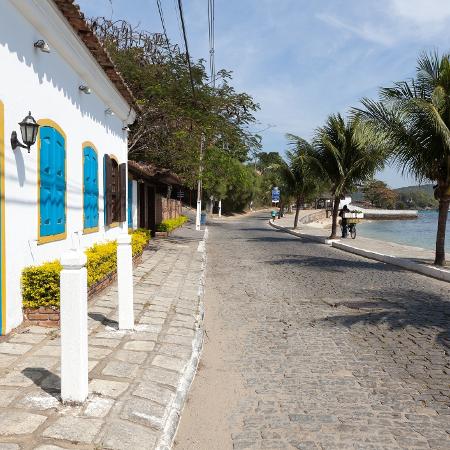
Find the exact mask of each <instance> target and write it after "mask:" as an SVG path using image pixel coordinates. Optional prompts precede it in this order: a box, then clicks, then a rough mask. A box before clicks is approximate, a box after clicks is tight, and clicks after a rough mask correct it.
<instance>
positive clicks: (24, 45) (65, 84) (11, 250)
mask: <svg viewBox="0 0 450 450" xmlns="http://www.w3.org/2000/svg"><path fill="white" fill-rule="evenodd" d="M36 3H37V4H38V5H39V6H38V7H36V8H38V9H39V10H38V9H36V11H35V13H33V15H32V16H30V17H31V18H30V17H28V19H26V18H25V17H24V12H23V11H22V10H20V9H18V6H17V5H20V6H21V7H22V6H24V4H26V7H27V8H28V9H30V8H31V12H33V11H32V8H33V7H34V6H33V5H35V2H34V1H32V0H29V1H28V0H27V1H26V2H24V1H23V0H11V1H9V0H2V5H1V16H0V61H1V70H0V81H1V82H0V101H2V102H3V103H4V108H5V216H6V218H5V230H6V282H7V285H6V292H7V294H6V295H7V306H6V312H7V317H6V319H7V321H6V330H7V331H9V330H11V329H12V328H14V327H16V326H17V325H19V324H20V323H21V321H22V310H21V308H22V305H21V292H20V275H21V271H22V269H23V267H25V266H27V265H31V264H39V263H42V262H44V261H49V260H54V259H56V258H59V257H60V256H61V253H62V252H63V251H64V250H66V249H68V248H70V247H71V244H72V240H73V239H76V240H78V234H79V236H80V245H81V246H82V247H88V246H90V245H92V244H93V243H94V242H97V241H99V240H108V239H113V238H114V237H116V236H117V234H118V233H119V232H120V228H119V227H116V228H111V229H105V227H104V214H103V213H104V211H103V188H104V187H103V155H104V154H105V153H108V154H113V155H114V156H116V158H117V159H118V161H119V163H123V162H126V161H127V136H126V132H125V131H123V130H122V127H123V126H124V121H125V122H126V120H127V117H128V118H129V117H130V109H129V106H128V105H127V104H126V102H125V101H124V100H123V99H122V97H120V96H119V94H118V92H117V90H116V89H115V88H114V87H113V85H112V83H110V85H109V87H108V86H107V85H105V84H104V79H103V78H104V73H103V72H101V73H100V69H99V68H98V67H96V66H95V62H93V59H92V58H91V55H90V54H88V53H87V52H86V51H85V50H83V48H82V49H81V50H79V46H80V41H79V40H77V38H76V37H75V35H74V34H73V33H72V34H71V32H70V29H69V27H68V26H67V24H66V22H65V21H64V20H63V19H61V17H59V16H58V14H57V12H55V11H54V12H52V11H50V10H48V9H47V10H45V8H44V7H45V5H47V6H48V4H50V2H48V1H47V0H40V2H36ZM43 5H44V6H43ZM48 7H49V8H50V6H48ZM42 8H44V9H42ZM29 12H30V11H29ZM42 14H48V16H49V20H50V19H51V20H50V22H51V21H53V23H54V24H56V25H58V21H59V26H57V27H53V28H52V27H49V29H48V30H46V29H41V30H38V29H37V28H35V26H34V25H32V24H31V23H30V21H29V20H31V21H34V20H38V19H39V18H40V15H41V16H42ZM52 14H53V16H52ZM41 19H42V17H41ZM55 30H58V31H57V32H58V33H59V35H58V34H55V33H56V32H55ZM44 33H46V34H44ZM63 38H64V39H63ZM38 39H45V40H46V41H47V42H48V43H49V45H50V47H51V48H52V52H51V53H50V54H46V53H42V52H41V51H39V50H36V49H35V48H34V47H33V43H34V42H35V41H36V40H38ZM65 41H67V42H65ZM61 45H66V46H67V47H69V46H70V45H71V46H73V48H74V49H77V48H78V60H70V58H68V57H67V55H68V54H70V52H69V50H70V49H69V48H68V50H67V52H66V54H64V53H63V52H62V51H58V50H56V48H57V47H58V46H59V48H61ZM77 46H78V47H77ZM83 52H84V53H83ZM80 61H81V62H83V61H84V63H83V64H81V63H80ZM95 70H97V78H98V79H99V80H100V81H101V82H102V83H103V85H102V86H100V85H99V88H98V90H99V92H100V91H102V95H104V93H105V92H107V91H108V89H109V97H110V99H111V101H113V100H114V111H115V113H116V115H115V116H109V115H106V114H105V109H106V108H108V107H109V106H111V103H110V104H106V103H105V101H103V100H102V99H101V98H100V97H99V96H98V95H97V93H96V90H95V86H92V87H93V88H94V89H93V92H92V94H91V95H86V94H84V93H82V92H81V91H79V89H78V87H79V85H80V84H83V83H85V80H86V78H90V79H93V78H92V77H93V76H94V78H95ZM100 81H99V83H100ZM105 86H106V87H105ZM119 97H120V98H119ZM29 110H30V111H31V113H32V115H33V116H34V118H35V119H36V120H39V119H52V120H53V121H55V122H56V123H57V124H58V125H59V126H60V127H61V128H62V129H63V131H64V132H65V134H66V161H67V165H66V176H67V216H66V230H67V239H66V240H64V241H57V242H51V243H47V244H43V245H38V244H37V234H38V209H37V201H38V187H37V174H38V165H37V145H34V146H33V147H32V148H31V153H30V154H28V153H27V150H26V149H17V150H15V151H13V150H12V148H11V145H10V142H9V141H10V136H11V132H12V131H13V130H15V131H17V132H18V137H19V139H21V136H20V130H19V126H18V122H20V121H21V120H22V119H23V118H24V117H25V116H26V115H27V114H28V111H29ZM84 141H91V142H92V143H93V144H95V146H96V148H97V150H98V160H99V190H100V198H99V226H100V229H99V232H98V233H92V234H86V235H83V234H82V230H83V195H82V179H83V178H82V143H83V142H84Z"/></svg>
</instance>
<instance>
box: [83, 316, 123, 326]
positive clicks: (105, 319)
mask: <svg viewBox="0 0 450 450" xmlns="http://www.w3.org/2000/svg"><path fill="white" fill-rule="evenodd" d="M88 316H89V317H90V318H91V319H93V320H95V321H96V322H100V323H101V324H103V325H105V326H110V327H112V328H114V327H115V328H117V327H118V326H119V323H118V322H117V320H111V319H109V318H108V317H106V316H104V315H103V314H100V313H95V312H94V313H88Z"/></svg>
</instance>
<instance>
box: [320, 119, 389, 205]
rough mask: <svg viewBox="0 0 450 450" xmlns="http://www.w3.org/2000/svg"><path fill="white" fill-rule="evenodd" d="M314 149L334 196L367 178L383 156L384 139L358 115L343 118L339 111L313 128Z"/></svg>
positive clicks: (346, 191) (347, 190)
mask: <svg viewBox="0 0 450 450" xmlns="http://www.w3.org/2000/svg"><path fill="white" fill-rule="evenodd" d="M313 148H314V152H315V154H316V159H317V161H318V163H319V166H320V168H321V170H322V173H323V175H324V176H325V177H326V178H327V179H328V180H329V182H330V185H331V186H330V190H331V193H332V194H333V196H335V197H340V196H342V195H344V194H346V193H348V192H352V191H353V190H354V189H355V188H356V187H357V185H358V184H361V183H364V182H366V181H367V180H370V179H371V178H372V176H373V174H374V173H375V171H376V170H380V169H382V168H383V166H384V161H385V159H386V150H385V148H386V147H385V143H384V141H383V139H382V138H380V136H379V135H377V134H376V133H375V132H374V129H373V128H372V127H371V126H370V125H368V124H367V123H366V122H363V121H362V120H361V119H360V118H359V117H358V116H354V117H352V118H350V119H348V120H347V121H345V119H344V118H343V117H342V116H341V115H340V114H332V115H330V116H329V117H328V119H327V121H326V123H325V125H324V126H323V127H320V128H318V129H317V130H316V132H315V135H314V141H313Z"/></svg>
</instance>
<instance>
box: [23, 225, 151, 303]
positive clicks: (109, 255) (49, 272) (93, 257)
mask: <svg viewBox="0 0 450 450" xmlns="http://www.w3.org/2000/svg"><path fill="white" fill-rule="evenodd" d="M130 234H131V247H132V252H133V256H136V255H139V254H141V253H142V252H143V250H144V248H145V246H146V245H147V244H148V242H149V240H150V232H149V231H148V230H141V229H139V230H135V231H133V232H131V233H130ZM85 253H86V256H87V263H86V269H87V278H88V287H90V286H92V285H93V284H95V283H97V282H98V281H100V280H102V279H104V278H105V277H106V276H108V275H109V274H111V273H112V272H114V271H115V270H116V268H117V242H116V241H110V242H105V243H103V244H94V245H93V246H92V247H90V248H88V249H87V250H86V252H85ZM61 270H62V266H61V263H60V262H59V261H52V262H47V263H44V264H41V265H39V266H30V267H25V269H23V271H22V298H23V307H24V308H39V307H40V306H46V307H48V306H56V307H59V299H60V295H59V277H60V272H61Z"/></svg>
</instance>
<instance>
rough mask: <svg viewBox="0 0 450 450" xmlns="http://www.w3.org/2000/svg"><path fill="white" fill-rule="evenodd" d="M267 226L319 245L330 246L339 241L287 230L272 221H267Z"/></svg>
mask: <svg viewBox="0 0 450 450" xmlns="http://www.w3.org/2000/svg"><path fill="white" fill-rule="evenodd" d="M269 225H270V226H272V227H273V228H276V229H277V230H281V231H284V232H285V233H289V234H292V235H294V236H297V237H300V238H304V239H309V240H310V241H315V242H320V243H321V244H327V245H332V244H333V242H339V239H328V238H326V237H323V236H314V235H313V234H307V233H302V232H301V231H294V230H289V229H288V228H286V227H282V226H281V225H277V224H276V223H275V222H274V221H273V220H269Z"/></svg>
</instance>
